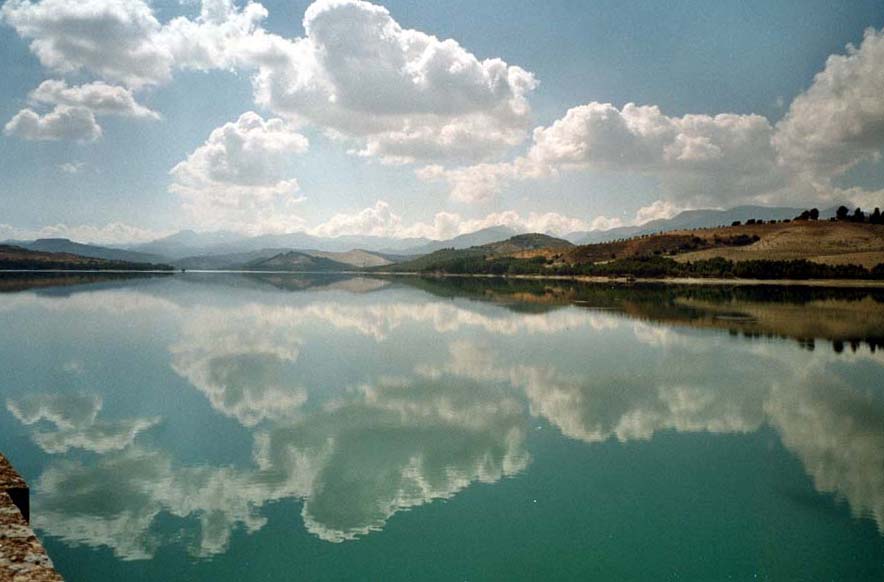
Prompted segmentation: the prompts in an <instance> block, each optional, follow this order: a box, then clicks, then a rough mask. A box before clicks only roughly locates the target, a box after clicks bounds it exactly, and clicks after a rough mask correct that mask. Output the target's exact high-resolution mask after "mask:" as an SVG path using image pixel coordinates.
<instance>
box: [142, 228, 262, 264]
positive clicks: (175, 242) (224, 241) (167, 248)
mask: <svg viewBox="0 0 884 582" xmlns="http://www.w3.org/2000/svg"><path fill="white" fill-rule="evenodd" d="M246 238H247V237H244V236H243V235H241V234H237V233H235V232H229V231H215V232H194V231H192V230H182V231H180V232H176V233H175V234H172V235H169V236H166V237H163V238H158V239H157V240H154V241H151V242H148V243H141V244H137V245H129V247H128V248H129V250H133V251H138V252H141V253H153V254H157V255H162V256H165V257H170V258H172V259H181V258H184V257H189V256H195V255H202V254H208V253H207V252H206V251H207V250H208V249H210V248H212V247H215V246H220V245H231V244H234V243H236V242H237V241H241V240H245V239H246ZM252 250H255V249H252ZM231 252H235V251H231ZM217 254H221V253H217Z"/></svg>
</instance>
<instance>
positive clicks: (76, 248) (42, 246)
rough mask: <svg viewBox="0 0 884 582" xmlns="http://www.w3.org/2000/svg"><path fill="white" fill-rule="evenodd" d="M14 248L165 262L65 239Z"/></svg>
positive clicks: (100, 257)
mask: <svg viewBox="0 0 884 582" xmlns="http://www.w3.org/2000/svg"><path fill="white" fill-rule="evenodd" d="M15 246H19V247H22V248H25V249H28V250H29V251H42V252H46V253H69V254H72V255H79V256H81V257H91V258H94V259H107V260H109V261H125V262H128V263H163V262H166V261H167V259H166V258H165V257H163V256H161V255H157V254H151V253H139V252H135V251H127V250H123V249H115V248H110V247H103V246H98V245H90V244H83V243H78V242H74V241H72V240H70V239H66V238H41V239H37V240H35V241H29V242H21V243H16V245H15Z"/></svg>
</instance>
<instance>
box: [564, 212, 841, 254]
mask: <svg viewBox="0 0 884 582" xmlns="http://www.w3.org/2000/svg"><path fill="white" fill-rule="evenodd" d="M803 210H804V209H803V208H789V207H773V206H736V207H734V208H729V209H727V210H715V209H704V210H685V211H683V212H679V213H678V214H676V215H675V216H673V217H672V218H660V219H657V220H652V221H650V222H646V223H644V224H642V225H638V226H621V227H618V228H612V229H609V230H593V231H588V232H572V233H570V234H568V235H567V236H565V238H567V239H568V240H570V241H571V242H573V243H575V244H578V245H586V244H594V243H602V242H610V241H615V240H620V239H624V238H632V237H636V236H641V235H644V234H658V233H662V232H669V231H673V230H691V229H697V228H712V227H718V226H727V225H730V224H732V223H733V222H734V221H737V220H738V221H740V222H746V221H747V220H750V219H753V218H754V219H761V220H764V221H768V220H785V219H791V218H795V217H796V216H798V215H799V214H801V212H802V211H803ZM833 216H835V207H832V208H828V209H825V210H822V211H821V212H820V218H824V219H825V218H831V217H833Z"/></svg>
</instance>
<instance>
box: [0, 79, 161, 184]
mask: <svg viewBox="0 0 884 582" xmlns="http://www.w3.org/2000/svg"><path fill="white" fill-rule="evenodd" d="M29 100H30V102H31V104H32V105H34V106H35V107H38V108H40V107H51V110H50V111H49V112H48V113H45V114H40V113H38V112H37V111H35V110H34V109H31V108H26V109H22V110H21V111H19V112H18V113H17V114H16V115H15V117H13V118H12V119H11V120H10V121H9V122H8V123H7V124H6V128H5V133H6V135H14V136H17V137H20V138H23V139H28V140H53V141H54V140H62V139H66V140H76V141H79V142H92V141H95V140H97V139H98V138H100V137H101V135H102V129H101V126H100V125H99V124H98V122H97V121H96V119H95V117H96V116H97V115H118V116H122V117H140V118H146V119H154V120H156V119H159V118H160V115H159V114H158V113H157V112H155V111H151V110H150V109H148V108H147V107H144V106H143V105H141V104H139V103H138V102H137V101H136V100H135V97H134V96H133V94H132V91H131V90H129V89H126V88H124V87H116V86H113V85H108V84H107V83H103V82H95V83H87V84H85V85H79V86H73V87H70V86H68V84H67V83H66V82H64V81H58V80H48V81H43V83H41V84H40V86H39V87H37V88H36V89H34V90H33V91H32V92H31V94H30V95H29ZM62 169H63V170H64V171H66V172H68V173H76V171H77V170H78V169H79V168H77V167H76V166H74V165H71V164H68V165H63V166H62Z"/></svg>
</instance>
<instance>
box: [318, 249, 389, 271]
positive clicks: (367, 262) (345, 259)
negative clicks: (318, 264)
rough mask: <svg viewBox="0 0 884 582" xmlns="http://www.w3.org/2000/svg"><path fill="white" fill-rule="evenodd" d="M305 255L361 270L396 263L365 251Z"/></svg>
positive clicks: (322, 252) (321, 252) (319, 252)
mask: <svg viewBox="0 0 884 582" xmlns="http://www.w3.org/2000/svg"><path fill="white" fill-rule="evenodd" d="M304 253H306V254H308V255H311V256H314V257H324V258H326V259H331V260H332V261H337V262H339V263H344V264H345V265H351V266H353V267H360V268H365V267H382V266H384V265H390V264H392V263H394V262H395V261H392V260H390V259H389V258H387V257H385V256H383V255H381V254H378V253H372V252H369V251H364V250H362V249H354V250H352V251H347V252H341V253H335V252H330V251H304Z"/></svg>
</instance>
